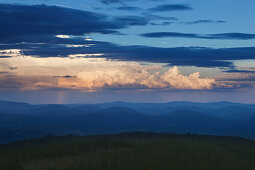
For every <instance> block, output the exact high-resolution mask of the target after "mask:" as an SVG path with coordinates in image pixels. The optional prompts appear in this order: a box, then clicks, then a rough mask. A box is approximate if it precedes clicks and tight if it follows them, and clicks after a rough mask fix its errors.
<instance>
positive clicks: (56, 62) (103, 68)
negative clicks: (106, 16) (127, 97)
mask: <svg viewBox="0 0 255 170" xmlns="http://www.w3.org/2000/svg"><path fill="white" fill-rule="evenodd" d="M0 61H1V62H3V63H6V64H10V65H12V64H14V63H15V64H16V65H17V67H19V69H18V70H11V73H15V74H14V75H15V76H14V77H12V79H11V81H10V82H12V83H13V82H15V81H14V80H16V82H17V84H18V85H19V86H18V87H19V89H20V90H41V89H50V88H54V89H56V88H60V89H75V90H81V91H90V90H102V89H134V90H137V89H138V90H139V89H211V88H213V86H214V84H215V81H214V80H213V79H210V78H201V77H200V75H199V73H192V74H190V75H183V74H181V72H180V71H179V70H178V67H172V68H163V67H162V66H159V65H141V64H139V63H136V62H125V61H114V60H107V59H105V58H77V57H76V58H56V57H55V58H54V57H52V58H34V57H26V60H24V57H13V58H8V59H1V60H0ZM165 69H166V71H165ZM63 74H64V75H66V76H55V75H63ZM1 79H4V80H3V81H4V82H5V83H6V82H8V80H6V77H4V76H1ZM20 84H22V86H20Z"/></svg>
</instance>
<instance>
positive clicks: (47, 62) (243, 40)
mask: <svg viewBox="0 0 255 170" xmlns="http://www.w3.org/2000/svg"><path fill="white" fill-rule="evenodd" d="M254 6H255V2H254V1H253V0H242V1H241V0H236V1H233V0H214V1H205V0H193V1H192V0H72V1H70V0H0V100H11V101H23V102H29V103H98V102H111V101H129V102H169V101H176V100H178V101H180V100H181V101H196V102H212V101H222V100H225V101H232V102H241V103H255V46H254V44H255V32H254V28H255V22H254V21H253V19H252V17H253V16H255V12H254Z"/></svg>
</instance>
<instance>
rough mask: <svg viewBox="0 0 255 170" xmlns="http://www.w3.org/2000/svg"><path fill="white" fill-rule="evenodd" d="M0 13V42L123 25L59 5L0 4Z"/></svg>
mask: <svg viewBox="0 0 255 170" xmlns="http://www.w3.org/2000/svg"><path fill="white" fill-rule="evenodd" d="M0 15H1V18H0V24H1V29H0V41H4V40H10V39H12V38H16V37H17V36H31V35H33V36H36V35H38V34H39V35H51V36H55V35H66V36H68V35H84V34H88V33H102V34H111V33H116V32H117V31H116V30H117V29H120V28H124V27H126V26H127V25H120V24H118V23H115V22H112V21H110V19H109V18H108V17H107V16H105V15H102V14H97V13H93V12H88V11H82V10H76V9H71V8H64V7H59V6H46V5H32V6H28V5H8V4H0ZM59 38H63V36H60V37H59Z"/></svg>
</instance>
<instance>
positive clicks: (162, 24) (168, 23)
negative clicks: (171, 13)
mask: <svg viewBox="0 0 255 170" xmlns="http://www.w3.org/2000/svg"><path fill="white" fill-rule="evenodd" d="M172 23H173V22H161V23H154V22H151V25H157V26H158V25H161V26H167V25H170V24H172Z"/></svg>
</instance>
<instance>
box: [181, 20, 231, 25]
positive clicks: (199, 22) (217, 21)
mask: <svg viewBox="0 0 255 170" xmlns="http://www.w3.org/2000/svg"><path fill="white" fill-rule="evenodd" d="M226 22H227V21H223V20H196V21H190V22H182V24H210V23H226Z"/></svg>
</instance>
